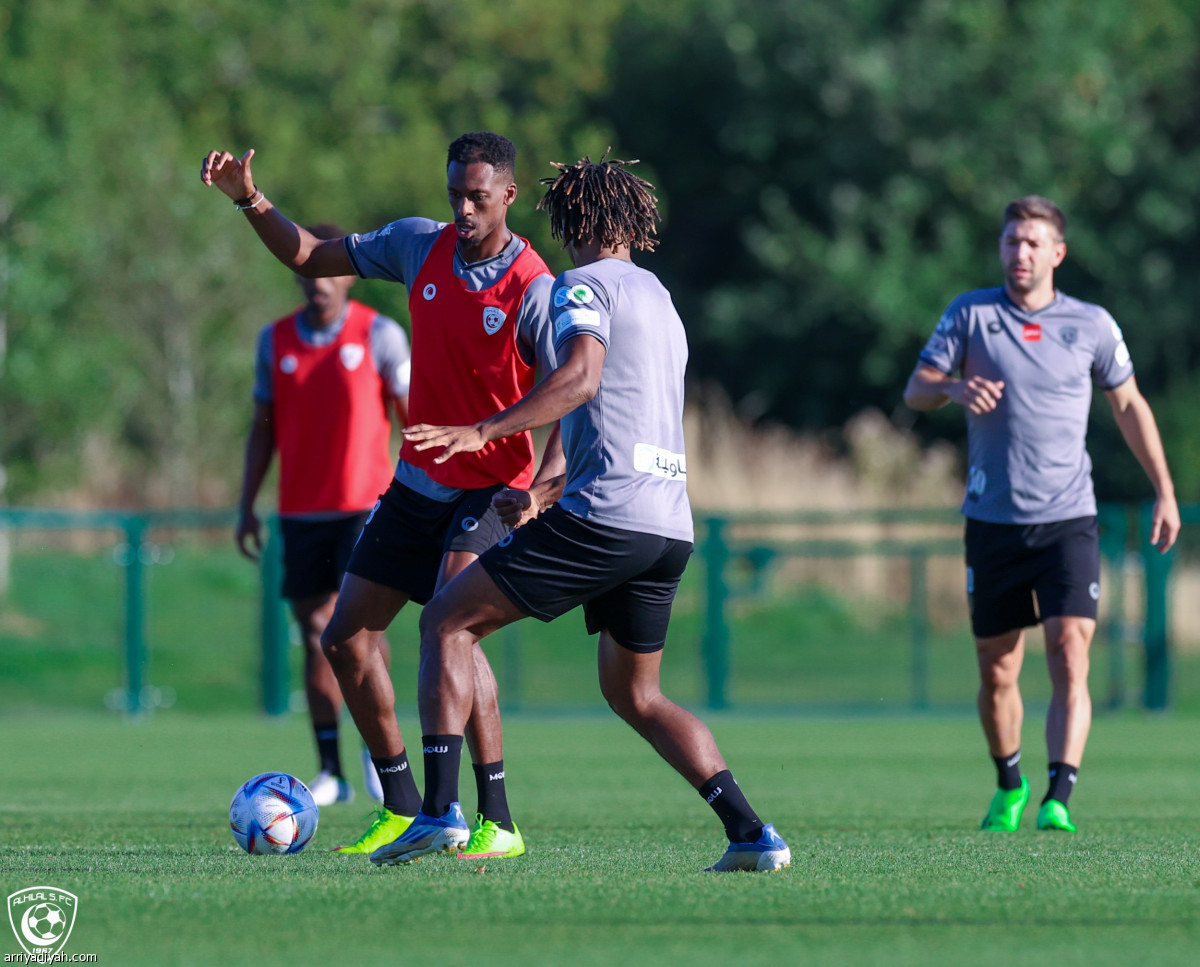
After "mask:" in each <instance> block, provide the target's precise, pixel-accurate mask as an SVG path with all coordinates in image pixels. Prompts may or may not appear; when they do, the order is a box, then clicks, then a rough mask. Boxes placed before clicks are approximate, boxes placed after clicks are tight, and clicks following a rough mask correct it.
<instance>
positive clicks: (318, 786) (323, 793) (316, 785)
mask: <svg viewBox="0 0 1200 967" xmlns="http://www.w3.org/2000/svg"><path fill="white" fill-rule="evenodd" d="M308 791H309V792H311V793H312V797H313V802H315V803H316V804H317V805H318V806H332V805H333V804H334V803H335V802H354V790H353V789H352V788H351V787H350V783H348V782H347V781H346V780H345V779H343V778H342V777H341V776H335V775H334V774H333V773H332V772H329V771H328V770H325V769H322V770H321V771H320V772H318V773H317V777H316V778H315V779H314V780H313V781H312V782H310V783H309V784H308Z"/></svg>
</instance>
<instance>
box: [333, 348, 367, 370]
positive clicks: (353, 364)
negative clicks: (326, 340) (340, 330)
mask: <svg viewBox="0 0 1200 967" xmlns="http://www.w3.org/2000/svg"><path fill="white" fill-rule="evenodd" d="M365 355H366V350H365V349H363V347H362V344H361V343H356V342H348V343H346V344H345V345H344V346H342V348H341V349H339V350H338V356H339V357H340V358H341V360H342V365H343V366H345V367H346V368H347V369H348V370H350V372H352V373H353V372H354V371H355V370H356V369H358V367H359V366H360V365H361V364H362V361H363V356H365Z"/></svg>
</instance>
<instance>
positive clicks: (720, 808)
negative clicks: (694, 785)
mask: <svg viewBox="0 0 1200 967" xmlns="http://www.w3.org/2000/svg"><path fill="white" fill-rule="evenodd" d="M700 795H701V796H703V797H704V801H705V802H706V803H708V804H709V805H710V806H712V808H713V812H715V813H716V814H717V818H719V819H720V820H721V822H722V824H723V825H724V826H725V835H726V836H728V837H729V842H731V843H753V842H754V841H755V840H757V839H758V837H759V836H761V835H762V829H763V824H762V820H760V819H759V818H758V816H757V815H756V814H755V812H754V810H753V809H751V808H750V803H748V802H746V797H745V796H744V795H743V794H742V790H741V788H740V787H739V786H738V784H737V780H736V779H734V778H733V773H732V772H730V771H729V770H728V769H726V770H725V771H724V772H718V773H717V774H716V775H715V776H713V777H712V778H711V779H709V780H708V782H706V783H705V784H704V785H702V786H701V787H700Z"/></svg>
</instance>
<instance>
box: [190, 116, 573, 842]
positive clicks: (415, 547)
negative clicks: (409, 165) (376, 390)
mask: <svg viewBox="0 0 1200 967" xmlns="http://www.w3.org/2000/svg"><path fill="white" fill-rule="evenodd" d="M253 156H254V151H253V149H251V150H250V151H247V152H246V154H245V155H244V156H243V157H242V158H240V159H238V158H235V157H234V156H233V155H232V154H230V153H229V152H227V151H224V152H221V151H213V152H210V153H209V154H208V156H207V157H206V158H205V160H204V164H203V167H202V169H201V175H200V176H201V180H202V181H203V182H204V183H205V184H207V185H216V186H217V187H218V188H219V189H220V190H221V191H223V192H224V193H225V194H226V195H228V196H229V197H230V198H232V199H234V202H235V205H236V206H237V208H238V209H239V210H240V211H242V212H244V213H245V214H246V217H247V218H248V220H249V221H250V223H251V225H252V226H253V227H254V229H255V231H256V232H257V233H258V235H259V237H260V238H261V239H262V241H263V242H264V244H265V245H266V246H267V248H268V249H270V251H271V252H272V254H274V255H275V256H276V258H278V259H279V260H280V261H282V262H283V263H284V264H285V265H287V266H289V267H290V268H291V269H292V270H293V271H295V272H296V273H297V274H298V275H301V276H305V277H309V278H320V277H326V276H338V275H349V274H355V275H359V276H362V277H364V278H382V279H390V280H392V281H395V282H400V283H402V284H404V285H405V286H407V287H408V290H409V308H410V310H411V312H412V353H413V357H412V359H413V365H412V386H411V389H410V395H409V409H410V414H409V416H410V420H412V421H419V422H425V423H436V424H442V425H448V424H463V423H471V422H475V421H477V420H480V419H483V418H484V417H486V416H488V415H490V414H492V413H494V412H496V410H497V409H503V408H505V407H508V406H511V405H512V404H513V403H515V402H516V401H517V400H519V399H520V398H521V397H522V396H524V395H525V394H526V393H527V392H528V391H529V390H530V389H532V387H533V384H534V380H535V371H536V369H538V368H542V369H544V370H548V369H550V368H552V364H553V358H554V357H553V333H552V331H551V326H550V319H549V310H550V289H551V286H552V284H553V276H552V275H551V274H550V272H549V270H548V269H547V268H546V266H545V264H544V263H543V262H542V260H541V258H539V257H538V255H537V254H536V253H535V252H534V251H533V249H532V247H531V246H530V245H529V243H528V242H527V241H525V240H524V239H522V238H520V237H518V236H516V235H514V234H513V233H512V232H511V231H509V229H508V226H507V224H506V216H507V212H508V207H509V206H510V205H511V204H512V203H513V201H514V200H515V199H516V195H517V186H516V184H515V183H514V182H513V169H514V165H515V161H516V149H515V148H514V147H513V144H512V142H511V141H509V140H508V139H507V138H503V137H500V136H499V135H496V134H491V133H487V132H481V133H473V134H465V135H463V136H462V137H460V138H458V139H457V140H456V141H454V143H453V144H451V145H450V151H449V154H448V158H447V166H446V189H447V193H448V196H449V200H450V206H451V208H452V210H453V212H454V221H453V223H451V224H447V223H441V222H435V221H431V220H429V219H424V218H404V219H400V220H399V221H395V222H392V223H390V224H388V225H385V226H383V227H382V228H380V229H378V230H376V231H374V232H371V233H369V234H366V235H350V236H347V237H345V238H341V239H336V240H324V241H323V240H321V239H318V238H316V237H315V236H314V235H312V234H311V233H309V232H306V231H304V230H303V229H301V228H300V227H299V226H297V225H295V224H294V223H293V222H291V221H290V220H289V219H287V218H286V217H285V216H284V215H282V214H281V213H280V212H279V211H278V210H277V209H276V208H275V207H274V206H273V205H272V204H271V203H270V201H268V200H267V198H266V196H265V195H264V194H263V193H262V192H261V191H260V190H259V189H258V188H257V186H256V185H255V184H254V179H253V177H252V176H251V172H250V161H251V158H252V157H253ZM473 457H475V459H473V460H470V461H463V462H462V463H461V464H458V465H456V466H453V467H448V466H446V465H440V464H439V465H435V464H434V463H433V462H432V459H431V458H430V457H427V456H426V455H424V454H423V453H418V452H416V451H415V450H413V449H412V448H411V447H409V446H407V445H406V446H405V448H404V449H402V451H401V454H400V460H399V462H398V463H397V465H396V471H395V476H394V479H393V481H392V483H391V485H390V486H389V487H388V490H387V492H386V493H385V494H384V496H383V497H382V498H381V499H380V501H379V503H378V504H376V506H375V509H374V510H373V511H372V512H371V516H370V518H369V519H368V521H367V524H366V526H365V527H364V530H363V534H362V537H361V538H360V539H359V541H358V544H357V545H356V546H355V549H354V552H353V554H352V556H351V559H350V562H349V564H348V565H347V573H346V578H345V580H344V582H343V584H342V588H341V593H340V595H339V597H338V604H337V608H336V610H335V611H334V614H333V617H332V619H331V620H330V622H329V625H328V627H327V628H326V630H325V633H324V635H323V637H322V643H323V646H324V650H325V654H326V656H327V657H328V658H329V661H330V664H331V665H332V666H333V669H334V671H335V672H336V674H337V678H338V682H339V683H340V685H341V688H342V694H343V695H344V696H345V699H346V705H347V706H348V707H349V709H350V711H351V714H352V715H353V716H354V721H355V724H357V726H358V729H359V731H360V732H361V733H362V736H363V739H364V741H365V742H366V744H367V748H368V749H369V750H370V752H371V758H372V760H373V762H374V764H375V767H376V770H377V771H378V773H379V776H380V780H381V782H382V785H383V793H384V803H383V808H382V809H381V810H380V811H379V814H378V816H377V817H376V819H375V821H374V822H373V823H372V824H371V827H370V829H368V830H367V832H366V833H365V834H364V835H363V836H362V837H361V838H360V839H359V840H358V841H357V842H356V843H353V844H351V845H349V846H346V847H341V848H340V851H342V852H353V853H371V852H373V851H374V850H375V849H376V848H377V847H378V846H380V845H382V844H383V843H387V842H391V841H392V840H394V839H396V838H397V837H398V836H399V835H400V834H401V833H402V832H403V831H404V830H405V829H407V828H408V825H409V824H410V823H411V821H412V817H413V816H415V815H416V813H417V812H418V810H419V809H420V807H421V794H420V793H419V792H418V790H417V786H416V783H415V782H414V781H413V778H412V774H411V771H410V769H409V760H408V754H407V751H406V749H405V746H404V741H403V739H402V737H401V734H400V728H399V725H398V724H397V722H396V715H395V711H394V706H395V699H394V694H393V690H392V683H391V679H390V678H389V676H388V672H387V668H386V666H385V664H384V661H383V655H382V652H381V651H380V642H381V641H382V637H383V633H384V630H385V629H386V628H387V626H388V625H389V624H390V623H391V621H392V619H393V618H394V617H395V616H396V613H397V612H398V611H399V610H400V608H402V607H403V606H404V605H405V604H406V603H407V602H408V601H410V600H414V601H417V602H418V603H422V604H423V603H424V602H426V601H428V600H429V599H430V598H431V597H432V596H433V593H434V592H435V590H436V589H437V588H438V587H440V586H441V585H443V584H445V583H446V582H447V581H449V580H450V579H451V578H452V577H454V575H456V574H457V573H459V572H460V571H461V570H462V569H463V568H465V567H466V566H467V565H468V564H470V563H471V562H472V561H474V560H475V559H476V558H477V557H478V556H479V555H480V554H481V553H482V552H483V551H485V550H486V549H487V548H488V547H490V546H491V545H492V544H493V543H495V542H496V541H497V540H499V539H500V538H502V537H504V536H505V535H506V533H507V530H506V528H505V527H504V525H503V524H502V523H501V522H500V519H499V517H498V516H497V515H496V513H495V511H494V510H492V509H491V498H492V495H493V494H494V493H496V492H497V491H499V490H501V489H503V488H506V487H510V486H516V487H523V486H527V485H529V484H530V483H531V482H533V480H534V477H533V447H532V443H531V441H530V438H529V435H528V434H527V433H526V434H518V435H516V436H514V437H510V438H508V439H506V440H504V441H499V442H498V444H497V445H496V446H494V447H492V448H490V449H488V450H487V451H486V452H484V451H481V452H480V453H478V454H474V455H473ZM564 469H565V464H564V462H563V459H562V452H561V448H559V446H558V444H557V433H556V434H555V436H554V437H552V439H551V444H550V446H549V447H548V448H547V458H546V459H544V460H543V465H542V467H541V469H540V470H539V472H538V475H537V480H543V479H547V478H549V477H553V476H555V475H557V474H559V473H562V472H563V470H564ZM474 660H475V689H474V696H475V700H474V704H473V706H472V709H473V711H472V717H471V723H470V725H469V726H468V727H467V731H466V741H467V744H468V746H469V748H470V751H471V758H472V761H473V764H474V769H475V777H476V788H477V792H478V796H479V811H478V814H477V816H476V822H475V826H474V829H473V830H472V835H471V838H470V841H469V842H468V844H467V845H466V846H465V847H464V848H463V849H462V851H461V852H460V853H459V855H460V856H463V857H481V856H490V857H495V856H517V855H520V854H521V853H523V852H524V851H525V846H524V842H523V840H522V838H521V834H520V832H519V830H518V829H517V828H516V825H515V823H513V821H512V817H511V815H510V813H509V809H508V801H507V796H506V793H505V786H504V762H503V745H502V741H501V732H500V711H499V703H498V701H497V694H496V679H495V675H494V674H493V673H492V670H491V667H490V666H489V665H488V662H487V659H486V658H485V657H484V654H483V651H482V650H481V649H479V648H478V647H476V648H475V649H474Z"/></svg>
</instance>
